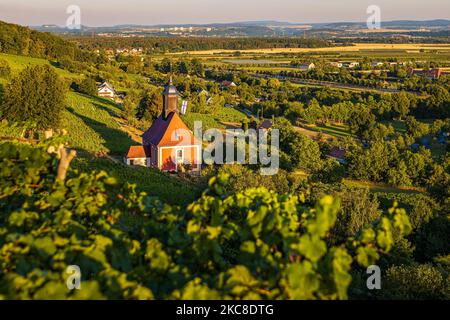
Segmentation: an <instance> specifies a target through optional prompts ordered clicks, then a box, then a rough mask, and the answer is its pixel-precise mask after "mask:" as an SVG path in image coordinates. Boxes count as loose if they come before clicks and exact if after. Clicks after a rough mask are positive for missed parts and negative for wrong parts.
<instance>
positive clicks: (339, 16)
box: [0, 0, 450, 26]
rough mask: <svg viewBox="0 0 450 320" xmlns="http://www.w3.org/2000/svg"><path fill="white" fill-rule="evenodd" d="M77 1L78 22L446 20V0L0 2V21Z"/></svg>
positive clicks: (36, 20) (57, 10)
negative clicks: (377, 12) (370, 15)
mask: <svg viewBox="0 0 450 320" xmlns="http://www.w3.org/2000/svg"><path fill="white" fill-rule="evenodd" d="M71 4H76V5H79V6H80V8H81V12H82V21H81V22H82V24H84V25H88V26H102V25H104V26H107V25H115V24H125V23H133V24H160V23H171V24H173V23H180V24H181V23H209V22H235V21H247V20H280V21H290V22H301V23H311V22H333V21H366V19H367V14H366V8H367V7H368V6H369V5H372V4H374V5H378V6H379V7H380V8H381V18H382V20H396V19H401V20H405V19H411V20H426V19H450V1H449V0H160V1H156V0H0V20H4V21H8V22H14V23H19V24H23V25H41V24H58V25H64V24H65V21H66V19H67V16H68V15H67V14H66V8H67V6H69V5H71Z"/></svg>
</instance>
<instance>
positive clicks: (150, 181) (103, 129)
mask: <svg viewBox="0 0 450 320" xmlns="http://www.w3.org/2000/svg"><path fill="white" fill-rule="evenodd" d="M0 59H3V60H6V61H7V62H8V64H9V65H10V67H11V70H12V73H13V75H14V74H17V73H18V72H20V70H22V69H24V68H25V67H27V66H33V65H43V64H47V65H48V64H51V63H50V62H49V61H48V60H45V59H37V58H31V57H25V56H17V55H10V54H0ZM54 68H55V67H54ZM55 70H56V71H57V73H58V74H59V75H60V76H61V77H63V78H66V79H76V78H78V77H80V76H79V75H77V74H73V73H70V72H68V71H66V70H62V69H59V68H55ZM7 82H8V79H6V78H0V85H1V84H2V85H6V83H7ZM119 113H120V108H119V106H118V105H117V104H116V103H114V102H112V101H110V100H107V99H102V98H99V97H91V96H87V95H83V94H80V93H77V92H73V91H70V92H69V93H68V96H67V108H66V110H65V111H64V114H63V119H62V127H63V128H65V129H66V130H67V131H68V138H69V146H70V147H71V148H74V149H76V150H77V151H78V157H77V158H76V159H75V160H74V162H73V167H75V168H77V169H79V170H82V171H92V170H105V171H107V172H108V173H109V174H110V175H113V176H116V177H117V178H119V180H121V181H123V182H129V183H133V184H136V185H137V188H138V190H140V191H145V192H147V193H148V194H150V195H154V196H157V197H159V198H160V199H161V200H163V201H165V202H168V203H171V204H185V203H188V202H190V201H192V200H194V198H195V197H196V196H197V195H198V194H199V193H200V191H199V189H198V188H197V187H196V186H195V185H194V184H192V183H190V182H188V181H182V180H180V179H178V178H175V177H171V176H169V175H168V174H165V173H161V172H160V171H158V170H155V169H149V168H135V167H128V166H126V165H124V164H122V159H123V156H124V155H125V154H126V152H127V150H128V148H129V146H130V145H136V144H139V143H140V141H134V140H133V139H132V138H131V137H130V136H129V135H128V133H127V132H125V131H124V130H123V128H122V126H121V125H120V123H119ZM21 132H22V130H21V128H17V127H11V126H8V125H5V124H3V125H1V126H0V139H1V138H7V137H16V138H17V137H20V134H21ZM161 186H164V187H163V188H162V187H161Z"/></svg>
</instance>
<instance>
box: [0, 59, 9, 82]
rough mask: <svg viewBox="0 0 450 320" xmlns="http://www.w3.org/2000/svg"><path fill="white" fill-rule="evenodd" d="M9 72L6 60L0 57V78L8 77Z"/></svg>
mask: <svg viewBox="0 0 450 320" xmlns="http://www.w3.org/2000/svg"><path fill="white" fill-rule="evenodd" d="M10 74H11V67H10V66H9V63H8V61H6V60H3V59H0V78H8V77H9V76H10Z"/></svg>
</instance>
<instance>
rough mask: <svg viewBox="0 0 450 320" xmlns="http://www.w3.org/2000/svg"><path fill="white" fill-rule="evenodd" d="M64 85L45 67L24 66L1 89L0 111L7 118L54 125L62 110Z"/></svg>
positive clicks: (48, 126)
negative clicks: (0, 101)
mask: <svg viewBox="0 0 450 320" xmlns="http://www.w3.org/2000/svg"><path fill="white" fill-rule="evenodd" d="M65 93H66V87H65V85H64V83H63V82H62V81H61V79H60V78H59V76H58V74H57V73H56V72H55V71H53V69H52V68H51V67H49V66H35V67H27V68H25V69H24V70H23V71H22V72H21V73H20V74H19V75H18V76H17V77H15V78H13V79H12V80H11V82H10V83H9V84H8V85H7V87H6V90H5V96H4V102H3V105H2V106H1V113H2V115H3V116H4V117H6V118H7V119H8V120H10V121H14V122H22V121H28V122H31V123H33V124H34V125H35V126H36V128H37V129H49V128H57V127H58V125H59V122H60V119H61V115H62V111H63V110H64V103H65Z"/></svg>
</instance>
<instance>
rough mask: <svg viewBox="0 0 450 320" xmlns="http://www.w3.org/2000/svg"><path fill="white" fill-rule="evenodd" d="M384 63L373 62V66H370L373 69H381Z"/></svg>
mask: <svg viewBox="0 0 450 320" xmlns="http://www.w3.org/2000/svg"><path fill="white" fill-rule="evenodd" d="M383 64H384V63H383V62H381V61H373V62H372V63H371V64H370V66H372V67H381V66H383Z"/></svg>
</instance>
